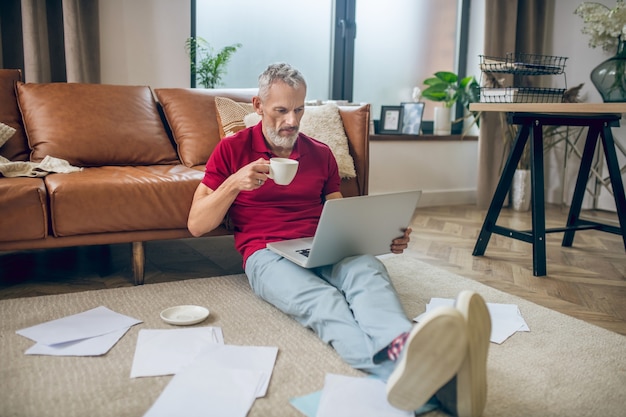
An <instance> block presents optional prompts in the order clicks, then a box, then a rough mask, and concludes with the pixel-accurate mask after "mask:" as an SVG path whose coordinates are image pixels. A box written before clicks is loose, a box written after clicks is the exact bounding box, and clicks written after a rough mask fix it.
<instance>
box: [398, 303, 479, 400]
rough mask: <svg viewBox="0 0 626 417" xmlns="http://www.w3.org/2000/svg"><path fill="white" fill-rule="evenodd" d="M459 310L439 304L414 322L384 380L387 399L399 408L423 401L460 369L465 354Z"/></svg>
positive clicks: (463, 319)
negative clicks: (422, 318) (391, 369)
mask: <svg viewBox="0 0 626 417" xmlns="http://www.w3.org/2000/svg"><path fill="white" fill-rule="evenodd" d="M466 332H467V326H466V324H465V318H464V317H463V316H462V315H461V313H460V312H459V310H457V309H455V308H452V307H439V308H437V309H436V310H434V311H433V312H432V313H430V314H429V315H428V316H427V317H426V318H425V319H424V320H423V321H421V322H420V323H419V324H417V325H415V326H414V327H413V329H412V330H411V332H410V333H409V336H408V338H407V340H406V343H405V345H404V348H403V349H402V353H401V355H400V358H399V359H398V363H397V364H396V368H395V369H394V371H393V373H392V374H391V376H390V377H389V380H388V381H387V401H389V403H390V404H391V405H393V406H394V407H396V408H399V409H401V410H408V411H413V410H417V409H418V408H419V407H421V406H422V405H424V404H425V403H426V402H427V401H428V400H429V399H430V398H431V397H432V396H433V395H434V394H435V393H436V392H437V390H439V389H440V388H441V387H442V386H443V385H444V384H445V383H446V382H448V381H449V380H450V379H451V378H452V377H453V376H454V375H455V374H456V373H457V371H458V370H459V367H460V366H461V363H462V362H463V360H464V359H465V355H466V354H467V335H466Z"/></svg>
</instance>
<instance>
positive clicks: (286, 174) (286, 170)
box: [267, 158, 298, 185]
mask: <svg viewBox="0 0 626 417" xmlns="http://www.w3.org/2000/svg"><path fill="white" fill-rule="evenodd" d="M296 172H298V161H296V160H295V159H289V158H270V172H269V174H267V176H268V177H270V178H271V179H273V180H274V182H275V183H276V184H278V185H289V184H290V183H291V181H293V179H294V177H295V176H296Z"/></svg>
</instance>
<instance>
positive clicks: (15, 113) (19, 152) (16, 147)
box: [0, 69, 30, 161]
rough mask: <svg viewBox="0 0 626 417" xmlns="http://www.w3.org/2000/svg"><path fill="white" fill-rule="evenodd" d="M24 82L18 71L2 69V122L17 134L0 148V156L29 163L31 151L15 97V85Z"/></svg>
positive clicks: (0, 120) (0, 89)
mask: <svg viewBox="0 0 626 417" xmlns="http://www.w3.org/2000/svg"><path fill="white" fill-rule="evenodd" d="M21 80H22V73H21V71H20V70H17V69H0V103H2V104H1V105H0V122H2V123H4V124H6V125H9V126H11V127H12V128H13V129H15V134H13V136H11V137H10V138H9V140H8V141H7V142H6V143H5V144H4V145H3V146H0V156H3V157H5V158H7V159H8V160H10V161H28V158H29V156H30V149H29V147H28V141H27V140H26V133H25V132H24V126H23V125H22V116H21V115H20V109H19V108H18V106H17V98H16V97H15V83H17V82H18V81H21Z"/></svg>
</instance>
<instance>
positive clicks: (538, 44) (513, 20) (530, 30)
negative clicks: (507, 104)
mask: <svg viewBox="0 0 626 417" xmlns="http://www.w3.org/2000/svg"><path fill="white" fill-rule="evenodd" d="M485 10H486V12H485V13H486V16H485V44H484V54H485V55H487V56H496V57H503V56H505V55H506V54H507V53H508V52H513V53H516V52H518V53H519V52H521V53H530V54H543V53H545V52H544V51H545V50H546V48H545V43H546V39H547V37H548V35H549V34H548V28H549V25H548V21H549V19H551V17H552V15H553V10H554V2H553V0H486V1H485ZM504 78H505V82H504V83H505V85H509V83H510V82H512V81H513V80H512V78H511V79H507V78H506V77H504ZM515 82H516V83H517V82H521V83H524V82H525V81H524V80H515ZM500 117H501V115H500V114H498V113H495V112H485V113H483V114H482V115H481V122H480V136H479V138H480V139H479V141H478V185H477V196H476V197H477V205H478V207H480V208H487V207H488V206H489V203H491V198H492V197H493V193H494V191H495V189H496V186H497V185H498V180H499V178H500V172H501V168H502V165H503V160H504V157H505V156H506V155H507V154H508V149H505V143H504V141H503V139H502V138H503V135H502V129H501V123H500Z"/></svg>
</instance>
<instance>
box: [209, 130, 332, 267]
mask: <svg viewBox="0 0 626 417" xmlns="http://www.w3.org/2000/svg"><path fill="white" fill-rule="evenodd" d="M274 156H275V155H273V154H272V152H271V151H270V150H269V148H268V147H267V144H266V143H265V139H264V137H263V131H262V129H261V123H259V124H257V125H256V126H253V127H250V128H248V129H244V130H241V131H239V132H238V133H236V134H235V135H233V136H229V137H226V138H223V139H222V140H221V141H220V142H219V143H218V145H217V147H216V148H215V150H214V151H213V153H211V157H210V158H209V160H208V162H207V164H206V170H205V174H204V179H203V180H202V183H203V184H204V185H206V186H207V187H209V188H210V189H212V190H215V189H217V188H218V187H219V186H220V185H221V184H222V182H224V180H225V179H226V178H228V177H229V176H230V175H232V174H234V173H235V172H236V171H238V170H239V169H240V168H241V167H243V166H245V165H247V164H249V163H250V162H253V161H256V160H257V159H259V158H265V159H269V158H271V157H274ZM289 158H291V159H296V160H298V161H299V166H298V173H297V174H296V177H295V178H294V180H293V181H292V182H291V184H289V185H286V186H285V185H277V184H275V183H274V181H272V180H271V179H269V178H268V180H267V181H266V182H265V183H264V184H263V186H261V187H260V188H259V189H257V190H253V191H242V192H240V193H239V195H238V196H237V198H236V199H235V201H234V202H233V204H232V206H231V207H230V210H229V215H230V219H231V222H232V224H233V225H234V228H235V230H234V236H235V247H236V248H237V250H238V251H239V252H240V253H241V254H242V256H243V261H244V265H245V262H246V259H248V256H250V255H252V254H253V253H254V252H255V251H257V250H259V249H263V248H265V245H266V244H267V243H269V242H274V241H279V240H286V239H296V238H301V237H308V236H313V235H314V234H315V229H316V228H317V223H318V220H319V217H320V215H321V213H322V207H323V204H324V197H325V196H326V195H328V194H331V193H334V192H338V191H340V186H341V179H340V177H339V170H338V168H337V162H336V160H335V157H334V156H333V154H332V152H331V150H330V148H329V147H328V146H327V145H325V144H323V143H321V142H319V141H317V140H315V139H312V138H310V137H308V136H306V135H304V134H302V133H300V134H299V135H298V139H297V140H296V144H295V146H294V148H293V151H292V152H291V155H290V156H289Z"/></svg>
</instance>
